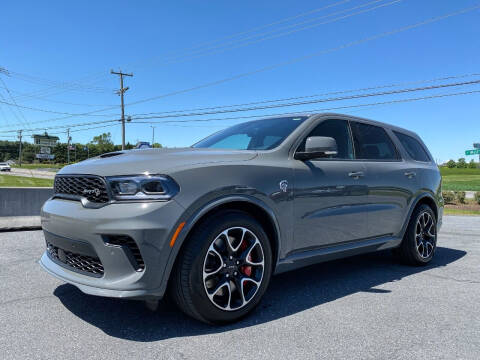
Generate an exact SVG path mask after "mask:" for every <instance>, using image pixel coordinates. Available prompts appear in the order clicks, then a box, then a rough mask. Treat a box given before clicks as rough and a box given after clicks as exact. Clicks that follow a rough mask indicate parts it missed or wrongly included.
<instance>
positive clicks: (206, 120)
mask: <svg viewBox="0 0 480 360" xmlns="http://www.w3.org/2000/svg"><path fill="white" fill-rule="evenodd" d="M477 93H480V90H472V91H464V92H456V93H447V94H438V95H430V96H422V97H416V98H407V99H398V100H389V101H382V102H374V103H367V104H356V105H345V106H337V107H330V108H321V109H309V110H304V111H301V112H288V113H276V114H262V115H248V116H239V117H228V118H210V119H188V120H162V121H132V123H133V124H167V123H190V122H210V121H225V120H237V119H247V118H269V117H275V116H286V115H292V116H293V115H297V114H309V113H316V112H323V111H332V110H341V109H351V108H360V107H368V106H379V105H387V104H396V103H404V102H412V101H420V100H428V99H436V98H444V97H450V96H462V95H471V94H477Z"/></svg>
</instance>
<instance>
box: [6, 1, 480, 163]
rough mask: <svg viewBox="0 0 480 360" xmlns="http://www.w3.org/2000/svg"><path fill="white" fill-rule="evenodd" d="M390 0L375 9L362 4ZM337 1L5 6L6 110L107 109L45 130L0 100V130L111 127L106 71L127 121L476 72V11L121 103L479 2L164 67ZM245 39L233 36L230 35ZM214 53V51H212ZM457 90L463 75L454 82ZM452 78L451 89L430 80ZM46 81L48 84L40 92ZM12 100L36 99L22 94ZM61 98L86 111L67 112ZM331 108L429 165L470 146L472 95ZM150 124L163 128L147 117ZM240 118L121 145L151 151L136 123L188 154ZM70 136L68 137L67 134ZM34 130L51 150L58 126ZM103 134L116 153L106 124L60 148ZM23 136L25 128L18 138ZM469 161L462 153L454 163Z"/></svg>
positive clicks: (395, 13) (479, 135)
mask: <svg viewBox="0 0 480 360" xmlns="http://www.w3.org/2000/svg"><path fill="white" fill-rule="evenodd" d="M371 1H372V0H350V1H344V2H343V4H338V5H337V6H333V7H331V8H329V9H325V10H323V11H317V12H314V13H311V14H309V15H307V16H303V17H298V18H296V19H292V20H290V21H288V22H284V23H279V24H276V25H274V26H271V27H265V28H262V29H260V30H257V33H263V32H267V31H279V29H281V28H282V27H285V26H290V25H293V24H296V23H299V22H304V21H309V20H313V19H317V20H316V22H315V21H314V22H311V23H308V24H318V23H320V22H322V21H326V20H329V19H330V20H331V19H332V18H335V17H330V18H321V17H322V16H326V15H329V14H331V13H334V12H337V11H341V10H345V9H348V8H352V7H356V6H360V5H362V4H366V3H369V2H371ZM392 1H393V0H392ZM392 1H390V0H382V1H378V2H376V3H375V4H372V5H370V6H369V7H370V8H371V7H374V6H378V5H380V4H387V3H391V2H392ZM338 2H339V0H319V1H313V0H306V1H279V0H276V1H273V0H268V1H258V0H257V1H253V0H244V1H238V2H232V1H219V0H212V1H194V0H191V1H186V0H176V1H119V0H116V1H75V2H73V1H43V2H41V1H5V2H3V3H2V7H1V11H0V33H1V34H2V36H0V49H1V50H0V67H3V68H5V69H7V70H8V71H10V72H11V76H6V75H2V74H0V78H1V79H3V81H4V83H5V85H6V86H7V87H8V89H9V90H10V94H9V93H8V92H7V91H6V89H5V88H2V86H3V84H2V83H1V82H0V101H7V102H12V100H11V97H13V98H14V99H15V101H16V103H17V104H18V105H21V106H27V107H34V108H41V109H45V110H50V111H57V112H67V113H77V114H78V113H86V112H90V111H94V110H98V109H102V108H105V107H108V106H110V105H113V106H115V108H114V109H110V110H107V111H104V112H98V113H95V114H97V115H105V116H76V117H71V118H68V119H63V120H52V119H55V118H58V117H61V116H62V115H59V114H54V113H46V112H44V113H42V112H39V111H34V110H28V109H22V110H21V113H22V114H19V113H18V109H17V108H15V107H14V106H9V105H6V104H2V103H0V131H8V130H17V129H20V128H23V129H26V130H28V129H33V128H37V127H51V126H64V125H68V124H71V125H73V124H78V123H85V122H96V121H102V120H110V119H116V118H118V117H119V113H120V109H119V106H118V105H119V103H120V99H119V97H118V96H117V95H116V94H115V93H114V91H115V90H116V89H118V86H119V79H118V77H117V76H114V75H111V74H110V73H109V72H110V69H115V70H118V69H122V70H123V71H126V72H133V73H134V77H132V78H126V79H125V85H126V86H129V87H130V89H129V90H128V91H127V92H126V95H125V102H126V104H127V106H126V114H127V115H131V116H133V117H135V115H136V114H140V113H150V112H164V111H172V110H181V109H191V108H197V107H209V106H218V105H229V104H237V103H246V102H252V101H260V100H268V99H275V98H284V97H294V96H303V95H311V94H318V93H325V92H330V91H339V90H348V89H356V88H363V87H370V86H377V85H384V84H391V83H402V82H410V81H418V80H426V79H432V78H438V77H443V76H449V75H460V74H471V73H480V62H479V60H480V41H479V38H480V10H479V9H476V10H474V11H471V12H468V13H465V14H461V15H458V16H455V17H451V18H448V19H445V20H442V21H438V22H435V23H432V24H427V25H424V26H421V27H419V28H416V29H411V30H408V31H405V32H401V33H398V34H393V35H390V36H387V37H384V38H381V39H376V40H373V41H369V42H366V43H363V44H359V45H356V46H352V47H348V48H345V49H341V50H338V51H335V52H332V53H327V54H324V55H321V56H314V57H310V58H308V59H305V60H302V61H298V62H296V63H292V64H288V65H284V66H279V67H277V68H275V69H272V70H268V71H264V72H259V73H256V74H254V75H251V76H246V77H243V78H239V79H236V80H232V81H228V82H224V83H221V84H218V85H216V86H210V87H205V88H200V89H198V90H195V91H190V92H186V93H182V94H177V95H174V96H168V97H163V98H160V99H157V100H154V101H149V102H144V103H140V104H136V105H128V104H129V103H132V102H135V101H138V100H141V99H145V98H150V97H154V96H159V95H162V94H168V93H171V92H175V91H178V90H182V89H187V88H191V87H195V86H198V85H202V84H205V83H209V82H212V81H216V80H221V79H225V78H229V77H232V76H235V75H237V74H241V73H245V72H250V71H254V70H256V69H259V68H263V67H266V66H269V65H273V64H277V63H280V62H283V61H287V60H289V59H293V58H296V57H300V56H302V55H308V54H311V53H314V52H317V53H318V52H320V51H322V50H327V49H330V48H335V47H338V46H340V45H343V44H346V43H349V42H352V41H355V40H360V39H363V38H366V37H369V36H372V35H376V34H379V33H382V32H387V31H390V30H394V29H397V28H400V27H403V26H407V25H410V24H414V23H417V22H420V21H423V20H426V19H428V18H432V17H435V16H440V15H444V14H447V13H450V12H454V11H457V10H460V9H462V8H466V7H471V6H475V5H480V0H462V1H451V0H422V1H419V0H403V1H398V2H396V3H393V4H391V5H389V6H384V7H381V8H378V9H375V10H372V11H370V12H366V13H363V14H358V15H356V16H352V17H349V18H345V19H340V20H338V21H335V22H332V23H329V24H323V25H319V26H315V27H312V28H310V29H305V30H302V31H297V32H294V33H291V34H288V35H285V36H280V37H277V38H274V39H268V40H265V41H261V42H258V43H254V44H249V45H247V46H237V47H234V48H231V49H226V50H221V51H217V52H213V53H211V54H206V55H205V54H203V55H202V56H193V57H192V56H190V57H187V58H182V59H179V58H178V57H179V56H180V55H185V54H189V51H190V52H191V50H189V49H191V48H192V47H195V46H198V45H201V44H205V43H208V42H209V41H213V40H217V39H222V38H223V41H226V42H233V41H237V43H236V44H238V41H239V39H241V37H235V38H230V39H228V38H227V39H225V37H229V36H231V35H234V34H237V33H239V32H245V31H248V30H251V29H253V28H258V27H261V26H264V25H267V24H271V23H273V22H277V21H279V20H282V19H285V18H289V17H293V16H296V15H299V14H303V13H306V12H309V11H311V10H314V9H318V8H321V7H324V6H328V5H331V4H335V3H338ZM369 7H366V8H369ZM366 8H363V9H366ZM357 11H358V10H357ZM303 26H305V25H303ZM298 28H299V26H297V27H296V28H295V27H291V28H288V30H292V29H298ZM253 34H254V33H248V34H244V35H243V37H247V36H252V35H253ZM217 45H218V43H215V44H214V46H217ZM197 54H198V53H197ZM25 75H28V77H25ZM471 79H480V76H477V77H474V78H468V80H471ZM25 80H27V81H25ZM462 80H465V79H460V80H458V81H462ZM455 81H457V80H449V81H444V82H455ZM50 82H54V85H56V86H55V87H51V86H49V84H50ZM60 82H67V83H68V87H72V86H75V87H76V89H75V90H69V91H66V90H65V89H64V88H62V87H58V85H59V83H60ZM427 85H429V84H427ZM63 86H64V85H63ZM411 86H412V85H409V86H408V87H411ZM413 86H422V84H420V85H413ZM405 87H407V86H405ZM471 90H480V85H470V86H463V87H456V88H447V89H440V90H432V91H428V92H418V93H410V94H401V95H394V96H382V97H375V98H368V99H357V100H349V101H341V102H335V103H330V102H329V103H323V104H310V105H303V106H296V107H289V108H278V109H268V110H256V111H249V112H243V113H233V114H219V115H209V116H195V117H188V118H181V119H184V120H186V119H206V118H224V117H235V116H242V115H243V116H249V115H260V114H267V115H268V114H275V113H285V112H294V111H303V110H305V111H309V110H312V109H322V108H330V107H336V106H343V105H354V104H362V103H371V102H377V101H389V100H396V99H404V98H410V97H419V96H428V95H436V94H443V93H452V92H463V91H471ZM24 94H30V95H35V96H40V97H44V99H35V98H32V97H26V96H24ZM10 95H11V96H10ZM64 102H66V103H75V104H88V105H99V106H87V105H70V104H65V103H64ZM338 112H342V113H347V114H352V115H357V116H362V117H367V118H371V119H375V120H380V121H384V122H388V123H392V124H395V125H398V126H402V127H405V128H408V129H410V130H413V131H415V132H417V133H418V134H419V135H420V136H421V137H422V138H423V139H424V141H425V142H426V144H427V146H428V147H429V148H430V150H431V152H432V154H433V156H434V157H435V159H437V160H440V161H446V160H448V159H450V158H454V159H457V158H459V157H463V156H464V155H463V154H464V150H466V149H470V148H472V143H473V142H480V116H479V115H480V93H476V94H471V95H466V96H457V97H447V98H437V99H431V100H425V101H417V102H408V103H399V104H389V105H382V106H370V107H364V108H353V109H342V110H338ZM22 115H23V117H24V118H23V117H22ZM164 120H166V119H152V120H149V121H164ZM177 120H178V119H177ZM143 121H145V120H143ZM240 121H245V120H239V119H237V120H228V121H225V120H223V121H211V122H189V123H168V124H165V123H156V124H147V123H137V124H134V123H128V124H127V133H126V134H127V135H126V137H127V141H129V142H131V143H135V142H137V141H151V138H152V129H151V127H150V126H151V125H154V126H156V128H155V141H156V142H160V143H161V144H163V145H166V146H189V145H191V144H192V143H194V142H196V141H197V140H199V139H201V138H203V137H205V136H207V135H208V134H210V133H212V132H214V131H217V130H219V129H222V128H224V127H226V126H229V125H232V124H235V123H238V122H240ZM93 126H95V125H92V127H93ZM97 126H98V125H97ZM84 128H88V127H87V126H85V127H84ZM78 129H80V128H78ZM78 129H77V128H73V127H72V130H78ZM48 131H49V132H50V133H55V134H59V136H60V138H61V141H63V142H65V141H66V134H65V129H56V130H53V129H52V130H48ZM107 131H109V132H111V134H112V137H113V140H114V142H115V143H116V144H119V143H121V127H120V124H118V123H115V124H114V125H113V126H109V127H105V128H99V129H91V130H84V131H74V132H72V137H73V141H74V142H87V141H90V140H91V139H92V137H93V136H94V135H97V134H99V133H101V132H107ZM35 132H39V131H35ZM31 133H32V132H28V131H26V132H25V136H26V137H27V139H28V138H29V136H30V135H31ZM13 135H15V133H13V132H10V133H8V132H0V139H10V140H14V138H13V137H12V136H13ZM472 158H473V157H467V161H469V160H470V159H472Z"/></svg>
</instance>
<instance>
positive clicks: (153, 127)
mask: <svg viewBox="0 0 480 360" xmlns="http://www.w3.org/2000/svg"><path fill="white" fill-rule="evenodd" d="M150 127H151V128H152V148H153V144H155V126H153V125H150Z"/></svg>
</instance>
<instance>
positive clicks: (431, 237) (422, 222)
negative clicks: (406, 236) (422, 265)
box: [415, 211, 437, 259]
mask: <svg viewBox="0 0 480 360" xmlns="http://www.w3.org/2000/svg"><path fill="white" fill-rule="evenodd" d="M436 241H437V233H436V226H435V221H434V220H433V218H432V216H431V215H430V213H429V212H427V211H425V212H422V213H421V214H420V215H419V217H418V220H417V223H416V225H415V243H416V246H417V252H418V254H419V255H420V256H421V257H422V258H423V259H427V258H428V257H430V255H431V254H432V252H433V250H434V249H435V244H436Z"/></svg>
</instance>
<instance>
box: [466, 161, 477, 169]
mask: <svg viewBox="0 0 480 360" xmlns="http://www.w3.org/2000/svg"><path fill="white" fill-rule="evenodd" d="M468 167H469V168H470V169H476V168H477V164H475V161H474V160H473V159H472V160H470V163H469V164H468Z"/></svg>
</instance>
